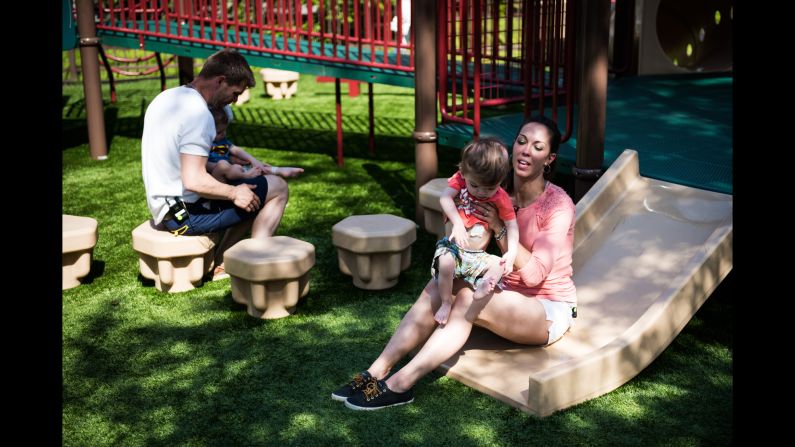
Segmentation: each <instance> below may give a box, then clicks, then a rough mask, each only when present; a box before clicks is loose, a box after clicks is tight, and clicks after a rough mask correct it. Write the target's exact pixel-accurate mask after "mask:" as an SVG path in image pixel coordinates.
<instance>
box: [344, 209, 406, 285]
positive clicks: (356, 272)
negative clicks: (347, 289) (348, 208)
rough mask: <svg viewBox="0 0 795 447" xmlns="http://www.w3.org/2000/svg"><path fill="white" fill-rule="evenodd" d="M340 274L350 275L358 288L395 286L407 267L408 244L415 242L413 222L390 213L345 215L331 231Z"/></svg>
mask: <svg viewBox="0 0 795 447" xmlns="http://www.w3.org/2000/svg"><path fill="white" fill-rule="evenodd" d="M331 233H332V243H333V244H334V246H335V247H337V252H338V255H339V256H338V258H339V264H340V271H341V272H342V273H344V274H346V275H351V276H353V285H354V286H356V287H358V288H360V289H367V290H380V289H386V288H389V287H392V286H394V285H395V284H397V280H398V276H399V275H400V272H402V271H403V270H406V269H407V268H409V265H411V244H413V243H414V241H415V240H417V227H416V225H415V224H414V222H413V221H411V220H408V219H405V218H402V217H398V216H393V215H391V214H370V215H364V216H349V217H346V218H345V219H343V220H341V221H339V222H337V223H336V224H335V225H334V226H333V227H332V228H331Z"/></svg>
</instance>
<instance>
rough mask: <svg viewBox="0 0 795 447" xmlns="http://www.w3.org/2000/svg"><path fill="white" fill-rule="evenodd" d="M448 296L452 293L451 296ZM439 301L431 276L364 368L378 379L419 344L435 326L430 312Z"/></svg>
mask: <svg viewBox="0 0 795 447" xmlns="http://www.w3.org/2000/svg"><path fill="white" fill-rule="evenodd" d="M451 299H452V297H451ZM441 304H442V300H441V298H440V297H439V288H438V286H437V284H436V280H435V279H433V278H431V280H430V281H428V284H427V285H426V286H425V289H424V290H423V291H422V293H421V294H420V296H419V298H417V301H416V302H415V303H414V305H413V306H411V309H409V311H408V312H407V313H406V315H405V316H403V319H402V320H400V324H399V325H398V327H397V329H396V330H395V333H394V334H393V335H392V338H390V339H389V343H387V345H386V347H384V350H383V351H381V355H379V356H378V358H377V359H375V361H374V362H373V364H372V365H370V367H369V368H367V370H368V371H369V372H370V374H371V375H373V376H374V377H376V378H378V379H383V378H384V377H386V376H387V375H388V374H389V371H391V370H392V367H393V366H394V365H395V364H396V363H397V362H399V361H400V359H402V358H403V356H405V355H406V354H408V353H409V352H410V351H411V350H412V349H414V348H415V347H417V346H419V345H420V344H422V343H423V342H424V341H425V340H426V339H427V338H428V336H429V335H430V334H431V332H433V329H434V328H435V327H436V321H435V320H434V314H435V313H436V311H437V310H438V309H439V307H440V306H441Z"/></svg>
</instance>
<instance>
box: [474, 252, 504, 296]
mask: <svg viewBox="0 0 795 447" xmlns="http://www.w3.org/2000/svg"><path fill="white" fill-rule="evenodd" d="M500 260H501V259H500V258H498V257H497V256H490V257H489V268H488V269H487V270H486V274H485V275H483V279H482V280H481V281H480V284H478V287H477V288H476V289H475V294H474V295H473V296H472V297H473V298H474V299H476V300H479V299H481V298H486V297H487V296H490V295H491V294H492V293H494V286H496V285H497V283H498V282H499V281H500V278H501V277H502V265H500Z"/></svg>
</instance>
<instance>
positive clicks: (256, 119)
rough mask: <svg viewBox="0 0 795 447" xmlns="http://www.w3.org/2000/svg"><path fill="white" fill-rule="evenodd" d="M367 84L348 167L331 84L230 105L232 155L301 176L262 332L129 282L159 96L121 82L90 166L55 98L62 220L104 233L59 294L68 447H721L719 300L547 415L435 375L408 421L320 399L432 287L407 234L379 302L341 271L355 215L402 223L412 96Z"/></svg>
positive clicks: (223, 304) (350, 133)
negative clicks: (298, 259) (336, 233)
mask: <svg viewBox="0 0 795 447" xmlns="http://www.w3.org/2000/svg"><path fill="white" fill-rule="evenodd" d="M175 83H176V81H175V80H171V81H169V86H173V85H175ZM365 88H366V87H365ZM375 88H376V105H375V107H376V127H377V133H376V135H377V149H376V155H375V156H374V157H370V156H369V155H368V151H367V147H366V144H367V137H366V122H367V117H366V113H367V103H366V96H365V95H364V94H363V95H361V96H360V97H358V98H349V97H347V96H344V97H343V112H344V113H345V123H346V124H345V126H346V127H345V130H346V134H345V144H346V145H345V153H346V158H345V166H344V167H343V168H339V167H337V165H336V163H335V159H334V155H335V153H336V146H335V144H336V143H335V141H336V140H335V133H334V96H333V84H329V83H325V84H317V83H315V81H314V78H312V77H311V76H302V78H301V81H300V84H299V90H298V95H296V96H295V97H293V98H292V99H290V100H284V101H273V100H270V99H268V98H266V97H264V95H263V89H262V85H261V79H260V80H258V82H257V87H256V88H255V90H254V92H253V94H252V100H251V102H250V103H248V104H246V105H244V106H242V107H238V108H236V111H235V112H236V121H235V122H233V123H232V125H231V126H230V138H231V139H232V141H234V142H236V143H237V144H238V145H241V146H243V147H246V148H247V149H248V150H249V151H250V152H252V153H253V154H254V155H255V156H257V157H258V158H260V159H261V160H263V161H267V162H270V163H273V164H275V165H294V166H302V167H304V168H306V172H305V173H304V174H303V175H302V176H300V177H298V178H296V179H291V180H290V181H289V185H290V202H289V205H288V207H287V209H286V211H285V215H284V219H283V220H282V224H281V226H280V228H279V230H278V231H277V234H283V235H289V236H292V237H296V238H299V239H303V240H306V241H308V242H311V243H312V244H314V246H315V248H316V259H317V264H316V265H315V267H314V268H313V269H312V270H311V273H310V275H311V276H310V278H311V285H310V287H311V289H310V293H309V295H307V296H306V297H305V298H304V299H302V300H301V301H300V302H299V304H298V308H297V312H296V314H295V315H292V316H290V317H288V318H283V319H279V320H269V321H261V320H257V319H254V318H251V317H249V316H248V315H247V313H246V312H245V309H244V307H243V306H241V305H239V304H237V303H235V302H234V301H233V300H232V298H231V294H230V290H229V281H228V280H227V281H217V282H210V283H205V284H204V285H203V286H201V287H199V288H197V289H195V290H193V291H190V292H185V293H178V294H163V293H160V292H158V291H157V290H156V289H155V288H154V287H153V285H152V284H151V281H142V280H141V278H140V276H139V275H138V261H137V255H136V253H135V252H134V251H133V250H132V247H131V241H130V232H131V230H132V229H133V228H134V227H135V226H137V225H138V224H140V223H141V222H143V221H145V220H146V219H147V218H148V217H149V214H148V211H147V207H146V202H145V198H144V188H143V183H142V180H141V163H140V132H141V128H140V123H141V118H142V117H141V110H142V101H145V102H148V101H150V100H151V99H152V98H153V97H154V95H155V94H156V93H157V90H158V82H157V81H141V82H134V83H122V84H119V86H118V91H119V103H118V104H117V105H115V106H112V105H108V106H107V108H106V113H105V114H106V118H107V119H106V124H107V127H108V129H109V131H108V135H109V139H110V141H111V144H110V151H109V159H108V160H106V161H102V162H97V161H93V160H91V159H90V158H89V152H88V146H87V144H86V141H87V137H86V133H85V132H86V129H85V121H84V120H85V110H84V107H83V105H82V88H81V86H80V85H79V84H78V85H71V86H65V87H64V90H63V91H64V93H63V94H64V101H63V103H64V109H63V118H64V121H63V123H64V125H63V129H64V131H63V132H64V147H63V151H62V154H63V212H64V213H66V214H76V215H83V216H91V217H94V218H96V219H97V220H98V221H99V239H98V242H97V245H96V248H95V250H94V263H93V265H92V272H91V274H90V275H89V277H88V278H86V279H85V280H84V284H82V285H80V286H79V287H76V288H74V289H70V290H66V291H64V292H63V443H64V445H80V446H83V445H91V446H101V445H114V446H115V445H259V444H264V445H282V444H288V445H396V444H422V445H445V446H450V445H463V446H469V445H472V446H475V445H478V446H480V445H727V444H731V443H732V438H731V432H732V357H733V356H732V336H731V332H732V312H733V308H732V295H731V293H730V292H729V291H727V289H728V288H729V287H730V286H728V285H723V286H721V287H720V289H719V292H718V293H717V294H715V295H713V296H712V297H711V298H710V299H709V300H707V302H706V304H705V305H704V306H703V307H702V309H700V310H699V312H698V313H697V314H696V316H695V317H694V318H693V319H692V321H691V322H690V323H689V324H688V325H687V327H685V329H684V330H683V331H682V333H681V334H680V335H679V336H678V337H677V338H676V339H675V340H674V342H673V343H672V344H671V346H669V347H668V349H666V350H665V351H664V352H663V353H662V354H661V355H660V356H659V357H658V358H657V359H656V360H655V361H654V362H653V363H652V364H651V365H650V366H649V367H648V368H646V369H645V370H644V371H643V372H641V374H639V375H638V376H637V377H636V378H635V379H633V380H631V381H630V382H628V383H627V384H625V385H623V386H621V387H620V388H618V389H617V390H615V391H613V392H611V393H608V394H606V395H604V396H601V397H599V398H596V399H593V400H591V401H588V402H585V403H582V404H580V405H577V406H575V407H572V408H569V409H567V410H564V411H561V412H558V413H556V414H554V415H552V416H549V417H547V418H544V419H539V418H536V417H532V416H528V415H526V414H525V413H522V412H520V411H518V410H515V409H513V408H511V407H509V406H507V405H505V404H503V403H501V402H499V401H497V400H495V399H493V398H491V397H489V396H486V395H484V394H481V393H479V392H477V391H475V390H473V389H470V388H468V387H466V386H464V385H462V384H460V383H458V382H456V381H454V380H451V379H448V378H446V377H444V376H440V375H439V374H437V373H431V374H429V375H428V376H426V377H425V378H423V379H422V380H420V382H419V383H418V384H417V386H416V387H415V392H416V396H417V397H416V400H415V402H414V403H413V404H411V405H406V406H401V407H396V408H393V409H387V410H384V411H379V412H354V411H351V410H348V409H346V408H345V407H344V406H343V405H342V404H341V403H339V402H335V401H332V400H331V399H330V397H329V394H330V393H331V392H332V391H333V390H334V389H336V388H337V387H338V386H340V385H342V384H344V383H345V382H347V381H348V380H349V379H350V377H351V376H352V375H353V374H354V373H356V372H358V371H360V370H361V369H363V368H366V367H367V366H368V365H369V364H370V362H371V361H372V360H373V359H374V358H375V357H376V356H377V355H378V353H379V352H380V349H381V348H382V347H383V346H384V345H385V343H386V342H387V340H388V339H389V337H390V335H391V334H392V332H393V330H394V329H395V327H396V326H397V324H398V322H399V320H400V318H401V316H402V315H403V314H404V313H405V312H406V311H407V310H408V308H409V306H410V305H411V303H412V302H413V300H414V298H415V297H416V295H417V294H418V293H419V291H420V290H421V288H422V286H423V285H424V283H425V282H426V281H427V280H428V277H429V261H430V259H431V256H432V251H433V244H434V237H433V236H431V235H429V234H427V233H425V232H424V231H422V230H420V231H418V239H417V242H415V243H414V245H413V247H412V263H411V267H410V268H409V269H408V270H407V271H405V272H404V273H403V274H401V277H400V281H399V283H398V285H397V286H395V287H393V288H391V289H388V290H384V291H364V290H360V289H357V288H355V287H354V286H353V284H352V282H351V279H350V277H347V276H344V275H342V274H341V273H340V271H339V268H338V267H337V258H336V251H335V249H334V247H333V246H332V245H331V227H332V225H334V223H336V222H338V221H339V220H341V219H343V218H344V217H346V216H348V215H351V214H368V213H391V214H396V215H402V216H406V217H409V218H412V217H413V210H414V193H413V185H414V166H413V154H414V147H413V143H412V141H411V138H410V133H411V130H412V129H413V113H414V112H413V92H412V91H411V90H409V89H403V88H397V87H386V86H380V85H376V86H375ZM344 89H345V88H344ZM344 91H346V89H345V90H344ZM365 91H366V90H365V89H363V93H364V92H365ZM103 94H104V95H105V97H106V98H107V97H108V95H107V87H106V86H103ZM362 123H364V124H362ZM439 153H440V157H441V162H440V166H441V167H440V174H442V175H446V174H450V173H451V172H452V164H453V163H454V162H455V158H456V156H457V154H455V153H451V152H450V150H449V149H440V150H439ZM730 278H731V276H730Z"/></svg>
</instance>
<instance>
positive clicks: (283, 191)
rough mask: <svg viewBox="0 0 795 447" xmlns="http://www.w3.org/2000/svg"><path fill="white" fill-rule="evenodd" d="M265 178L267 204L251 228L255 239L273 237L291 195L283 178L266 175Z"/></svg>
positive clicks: (261, 209)
mask: <svg viewBox="0 0 795 447" xmlns="http://www.w3.org/2000/svg"><path fill="white" fill-rule="evenodd" d="M265 178H266V179H267V180H268V194H267V195H266V196H265V204H264V205H263V206H262V208H260V210H259V213H257V217H255V218H254V223H253V224H252V226H251V237H252V238H253V239H264V238H268V237H271V236H273V233H274V232H276V228H278V227H279V223H280V222H281V221H282V215H284V207H286V206H287V199H288V198H289V195H290V191H289V190H288V188H287V182H285V181H284V179H283V178H281V177H278V176H275V175H266V176H265Z"/></svg>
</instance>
